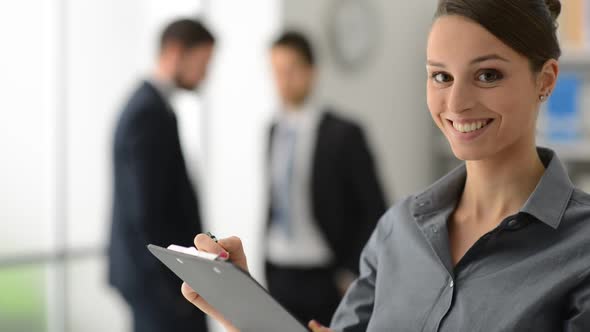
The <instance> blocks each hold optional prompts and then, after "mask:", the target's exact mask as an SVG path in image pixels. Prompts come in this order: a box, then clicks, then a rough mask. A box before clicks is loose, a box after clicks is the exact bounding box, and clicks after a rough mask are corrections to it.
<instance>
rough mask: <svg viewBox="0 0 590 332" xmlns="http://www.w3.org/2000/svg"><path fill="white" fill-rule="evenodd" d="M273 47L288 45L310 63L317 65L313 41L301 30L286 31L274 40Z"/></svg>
mask: <svg viewBox="0 0 590 332" xmlns="http://www.w3.org/2000/svg"><path fill="white" fill-rule="evenodd" d="M272 47H273V48H274V47H288V48H290V49H292V50H293V51H295V52H297V53H299V55H301V57H302V58H303V59H304V60H305V62H306V63H307V64H308V65H310V66H314V65H315V55H314V52H313V48H312V46H311V43H310V42H309V40H308V39H307V38H306V37H305V36H304V35H303V34H302V33H300V32H297V31H294V30H290V31H286V32H284V33H283V34H282V35H280V36H279V37H278V38H277V39H276V40H275V41H274V43H273V44H272Z"/></svg>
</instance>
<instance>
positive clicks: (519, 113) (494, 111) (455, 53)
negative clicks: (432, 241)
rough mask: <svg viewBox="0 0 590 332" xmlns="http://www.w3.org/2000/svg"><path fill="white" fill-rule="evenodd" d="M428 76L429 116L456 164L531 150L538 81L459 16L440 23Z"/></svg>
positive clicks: (523, 61) (517, 58) (521, 61)
mask: <svg viewBox="0 0 590 332" xmlns="http://www.w3.org/2000/svg"><path fill="white" fill-rule="evenodd" d="M427 71H428V83H427V99H428V107H429V109H430V114H431V115H432V118H433V119H434V122H435V123H436V125H437V126H438V127H439V128H440V130H442V132H443V133H444V135H445V136H446V137H447V140H448V141H449V143H450V145H451V148H452V150H453V153H454V154H455V156H457V158H459V159H462V160H482V159H487V158H490V157H492V156H494V155H497V154H498V153H500V152H502V151H505V150H506V149H509V148H511V147H515V146H521V145H522V144H524V145H525V146H526V145H527V144H534V133H535V123H536V118H537V113H538V109H539V87H538V85H539V84H538V83H537V82H536V81H537V79H536V76H537V75H534V74H533V72H532V71H531V69H530V65H529V61H528V59H527V58H526V57H524V56H522V55H520V54H519V53H517V52H516V51H514V50H513V49H511V48H510V47H509V46H507V45H505V44H504V43H503V42H501V41H500V40H499V39H497V38H496V37H495V36H494V35H492V34H491V33H489V32H488V31H487V30H485V29H484V28H483V27H482V26H480V25H478V24H477V23H475V22H473V21H470V20H468V19H466V18H463V17H461V16H443V17H441V18H438V19H437V20H436V21H435V22H434V24H433V26H432V31H431V33H430V36H429V39H428V48H427ZM517 150H518V149H517ZM506 151H507V150H506Z"/></svg>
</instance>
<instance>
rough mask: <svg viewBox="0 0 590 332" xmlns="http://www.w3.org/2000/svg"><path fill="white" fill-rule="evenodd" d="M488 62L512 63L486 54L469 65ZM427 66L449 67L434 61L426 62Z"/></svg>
mask: <svg viewBox="0 0 590 332" xmlns="http://www.w3.org/2000/svg"><path fill="white" fill-rule="evenodd" d="M488 60H500V61H504V62H510V60H508V59H506V58H504V57H502V56H500V55H498V54H486V55H482V56H478V57H477V58H475V59H473V60H471V62H470V63H469V64H470V65H474V64H477V63H480V62H484V61H488ZM426 65H427V66H430V67H440V68H446V67H447V66H446V65H445V64H444V63H442V62H438V61H433V60H428V61H426Z"/></svg>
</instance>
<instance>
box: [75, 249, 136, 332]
mask: <svg viewBox="0 0 590 332" xmlns="http://www.w3.org/2000/svg"><path fill="white" fill-rule="evenodd" d="M66 266H67V274H66V276H67V278H66V280H67V284H66V289H67V294H68V295H67V303H68V310H67V313H66V317H67V319H68V321H67V326H68V329H69V331H71V332H74V331H84V332H103V331H109V332H123V331H131V320H130V314H129V309H128V308H127V306H126V305H125V304H124V302H123V300H122V299H121V297H120V296H119V295H118V294H117V293H115V291H114V290H113V289H112V288H111V287H110V286H109V285H108V284H107V268H106V258H105V257H104V256H102V255H100V256H95V257H90V258H84V259H71V260H68V261H67V263H66ZM97 313H100V314H97Z"/></svg>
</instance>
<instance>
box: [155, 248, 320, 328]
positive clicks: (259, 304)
mask: <svg viewBox="0 0 590 332" xmlns="http://www.w3.org/2000/svg"><path fill="white" fill-rule="evenodd" d="M171 247H173V246H171ZM175 247H176V248H174V250H171V249H165V248H162V247H159V246H156V245H153V244H150V245H148V250H149V251H150V252H151V253H152V254H153V255H154V256H156V258H158V259H159V260H160V261H161V262H162V263H164V265H166V266H167V267H168V268H169V269H170V270H172V272H174V273H175V274H176V275H177V276H178V277H179V278H180V279H182V280H183V281H184V282H186V283H187V284H189V286H191V287H192V288H193V289H194V290H195V291H196V292H197V293H199V295H200V296H202V297H203V298H204V299H205V300H207V302H209V303H210V304H211V305H212V306H213V307H215V308H216V309H217V310H218V311H219V312H220V313H221V314H222V315H223V316H224V317H225V318H226V319H227V320H229V321H230V322H231V323H232V324H233V325H235V326H236V327H237V328H238V329H239V330H240V331H241V332H259V331H261V332H277V331H281V332H308V330H307V328H305V327H304V326H303V325H302V324H301V323H299V321H297V320H296V319H295V317H293V316H292V315H291V314H290V313H289V312H288V311H287V310H286V309H285V308H283V307H282V306H281V305H280V304H279V303H278V302H277V301H276V300H275V299H274V298H273V297H272V296H271V295H270V294H269V293H268V292H267V291H266V289H264V288H263V287H262V286H261V285H260V284H259V283H258V282H257V281H256V280H255V279H254V278H252V277H251V276H250V274H249V273H247V272H245V271H244V270H242V269H240V268H239V267H237V266H235V265H234V264H232V263H230V262H227V261H219V260H216V259H215V258H216V256H215V255H212V254H207V253H201V252H198V254H197V251H196V250H193V251H190V250H189V248H183V249H186V250H183V249H180V248H182V247H178V246H175ZM193 249H194V248H193ZM181 251H182V252H181ZM178 291H179V292H180V289H179V290H178ZM195 310H198V309H197V308H195Z"/></svg>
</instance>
